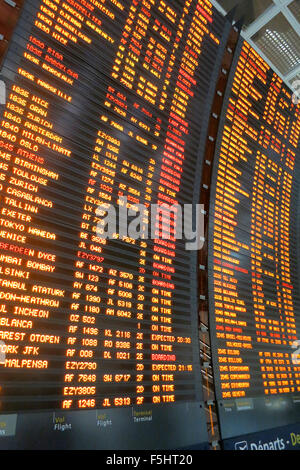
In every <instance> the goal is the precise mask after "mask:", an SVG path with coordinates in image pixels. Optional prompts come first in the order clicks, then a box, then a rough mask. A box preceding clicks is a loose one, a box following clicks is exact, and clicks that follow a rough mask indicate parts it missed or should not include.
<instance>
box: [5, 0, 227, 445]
mask: <svg viewBox="0 0 300 470" xmlns="http://www.w3.org/2000/svg"><path fill="white" fill-rule="evenodd" d="M225 24H226V21H225V19H224V18H222V17H221V15H219V14H218V13H216V11H215V10H213V9H212V5H211V4H210V2H209V1H207V0H185V1H184V0H176V2H174V1H170V0H26V1H25V3H24V6H23V10H22V14H21V17H20V19H19V22H18V25H17V28H16V30H15V32H14V35H13V37H12V40H11V42H10V46H9V49H8V53H7V55H6V58H5V60H4V63H3V67H2V70H1V78H2V79H3V80H4V82H5V84H6V89H7V101H6V105H4V106H2V113H1V131H0V138H1V140H0V147H1V149H0V156H1V177H0V178H1V214H0V224H1V227H0V248H1V254H0V263H1V266H0V274H1V278H0V300H1V306H0V310H1V311H0V313H1V316H0V341H1V348H2V353H4V355H5V359H4V360H3V362H2V364H1V365H0V373H1V395H0V410H1V413H13V412H29V411H33V410H36V411H42V410H44V411H45V413H46V412H49V411H53V412H54V411H55V412H56V415H55V418H53V419H54V421H53V422H54V423H55V424H54V427H53V429H54V430H56V431H58V430H63V431H65V430H68V429H69V428H68V426H69V424H66V423H69V421H70V419H71V418H68V417H70V416H73V418H72V419H74V420H76V419H77V416H79V415H77V416H75V417H74V414H67V415H66V414H62V413H63V412H68V411H70V413H72V410H77V413H79V414H80V412H79V411H78V410H81V411H82V412H83V411H84V412H85V413H86V414H85V415H84V416H85V417H84V418H82V419H86V417H91V420H92V422H93V423H94V425H95V426H96V423H97V426H98V428H99V427H102V429H101V430H102V431H103V429H104V431H105V432H106V433H107V435H109V436H110V437H109V439H110V441H109V443H108V444H107V441H105V439H104V441H103V442H104V443H103V444H101V445H103V446H105V445H110V446H118V445H119V446H120V445H121V444H120V442H122V445H124V446H125V448H126V447H130V446H132V447H133V446H135V447H136V446H142V447H147V445H148V446H149V445H150V446H151V445H152V446H156V447H158V446H184V445H189V444H198V443H200V442H203V441H205V440H206V437H205V432H204V428H205V417H204V410H203V408H202V405H201V400H202V392H201V371H200V361H199V343H198V341H199V340H198V320H197V253H196V252H189V251H187V250H186V249H185V246H184V241H183V240H175V239H172V238H171V239H170V240H162V239H161V237H160V236H159V235H160V233H161V232H162V231H163V224H164V219H163V215H162V216H161V217H160V218H158V220H157V224H156V228H157V237H156V238H154V239H149V240H148V239H147V240H134V239H131V238H129V237H121V236H118V234H116V237H115V238H114V239H113V240H111V239H106V238H104V237H101V236H99V232H98V230H97V227H98V223H99V214H98V212H97V210H98V208H99V206H103V205H105V204H111V205H114V206H115V207H118V206H119V207H120V205H121V204H122V201H124V198H127V199H126V200H127V204H128V206H127V207H128V208H134V207H135V206H136V205H137V204H143V205H145V206H146V207H147V208H148V207H150V205H151V204H158V205H162V204H165V205H173V204H194V203H198V193H199V177H200V176H199V175H200V170H201V162H202V147H201V145H200V136H201V132H202V127H203V122H205V121H206V119H207V116H206V115H205V112H204V110H205V105H206V103H207V100H208V98H209V95H210V94H211V93H212V92H214V91H215V90H214V87H213V86H212V83H213V80H214V79H215V78H214V76H215V75H216V74H217V73H218V67H219V66H220V63H221V62H220V60H221V57H222V50H221V45H222V43H223V42H224V41H222V35H223V34H225V30H226V28H225ZM226 34H227V33H226ZM175 223H176V217H175V220H174V224H175ZM58 410H61V412H60V414H59V411H58ZM98 410H100V412H99V411H98ZM74 412H75V411H74ZM95 413H96V414H95ZM26 416H31V415H28V414H27V415H25V417H26ZM45 416H48V415H47V414H45ZM49 416H50V415H49ZM66 416H68V417H67V418H66ZM163 416H165V417H166V418H165V419H163V418H162V417H163ZM95 417H96V418H95ZM22 419H23V420H25V421H24V422H26V419H25V418H24V417H23V418H22ZM22 419H21V421H22ZM30 419H31V420H37V419H38V418H37V415H36V414H34V415H33V418H32V417H31V418H30ZM45 419H46V418H45ZM47 419H48V418H47ZM51 420H52V415H51ZM21 421H20V422H21ZM31 422H33V421H31ZM34 422H35V421H34ZM51 422H52V421H51ZM99 423H100V424H99ZM112 423H113V431H112V430H111V426H112ZM132 423H134V424H132ZM152 424H153V427H154V429H155V430H154V431H153V428H152V427H151V426H152ZM133 425H134V426H135V430H134V432H133V431H132V429H131V428H132V426H133ZM138 425H140V426H141V425H144V426H146V428H144V429H146V431H141V429H139V428H138V427H137V426H138ZM183 425H184V429H185V431H184V432H183ZM20 426H22V423H21V424H20ZM51 426H52V424H51ZM70 426H71V425H70ZM89 426H90V425H89ZM122 426H123V427H122ZM149 426H150V427H149ZM116 427H118V431H117V430H116ZM73 428H74V426H73ZM187 428H188V429H187ZM25 429H26V426H25V425H24V432H26V431H25ZM36 429H39V425H37V426H36ZM122 429H123V434H122V432H121V430H122ZM88 432H89V427H88V426H85V433H88ZM124 432H126V436H127V440H126V443H125V442H124ZM118 433H120V435H119V434H118ZM147 433H148V434H147ZM136 434H138V435H139V437H140V439H141V440H140V441H139V442H137V440H136ZM85 435H86V434H85ZM85 435H84V436H81V439H83V440H84V439H85ZM72 439H73V440H72ZM72 439H71V438H70V440H71V441H72V444H74V437H73V438H72ZM130 439H131V441H130ZM82 442H83V441H82V440H81V443H82ZM90 442H91V440H90ZM130 442H131V443H130ZM0 445H1V443H0ZM28 445H29V446H30V444H28ZM56 445H57V444H56ZM69 445H70V444H69ZM95 445H96V446H99V442H97V444H95Z"/></svg>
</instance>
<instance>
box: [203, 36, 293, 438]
mask: <svg viewBox="0 0 300 470" xmlns="http://www.w3.org/2000/svg"><path fill="white" fill-rule="evenodd" d="M235 62H236V64H235V67H234V69H233V70H232V74H231V79H230V81H231V84H230V86H228V91H227V96H226V97H225V101H224V116H223V122H222V126H221V128H220V130H219V141H218V149H217V154H216V162H215V168H214V177H213V184H212V191H213V197H212V199H211V210H210V214H211V219H210V228H209V231H210V235H209V237H210V239H209V241H210V248H209V273H210V274H209V291H210V292H209V293H210V324H211V337H212V347H213V353H214V354H213V360H214V372H215V381H216V394H217V399H218V401H219V413H220V417H221V426H222V431H223V436H224V437H229V436H232V435H239V434H242V433H247V432H248V433H249V432H251V431H256V430H259V429H268V428H272V427H276V425H279V424H280V423H287V422H295V421H298V422H299V416H300V414H299V397H300V364H299V356H298V354H299V344H300V343H299V334H300V318H299V305H300V303H299V301H300V297H299V279H298V278H299V275H298V273H299V271H298V268H299V263H298V259H299V252H298V238H297V234H298V229H299V227H298V223H299V220H298V215H299V209H298V208H299V200H298V198H299V157H300V155H299V136H300V107H299V105H297V104H296V103H295V102H294V100H293V98H292V93H291V91H290V90H289V89H287V87H286V86H285V85H284V84H283V82H282V80H281V79H280V78H279V77H278V76H277V75H276V74H275V73H274V72H273V71H272V69H270V67H269V66H268V65H267V64H266V63H265V62H264V60H263V59H262V58H261V57H260V56H259V55H258V54H257V53H256V52H255V51H254V50H253V49H252V48H251V47H250V46H249V44H247V43H246V42H242V41H241V43H240V47H239V50H238V51H237V54H236V59H235Z"/></svg>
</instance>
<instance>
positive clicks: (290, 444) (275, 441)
mask: <svg viewBox="0 0 300 470" xmlns="http://www.w3.org/2000/svg"><path fill="white" fill-rule="evenodd" d="M223 449H224V450H242V451H249V450H255V451H259V450H300V423H297V424H292V425H289V426H284V427H280V428H275V429H269V430H267V431H262V432H259V433H255V434H247V435H245V436H239V437H236V438H233V439H226V440H224V441H223Z"/></svg>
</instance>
